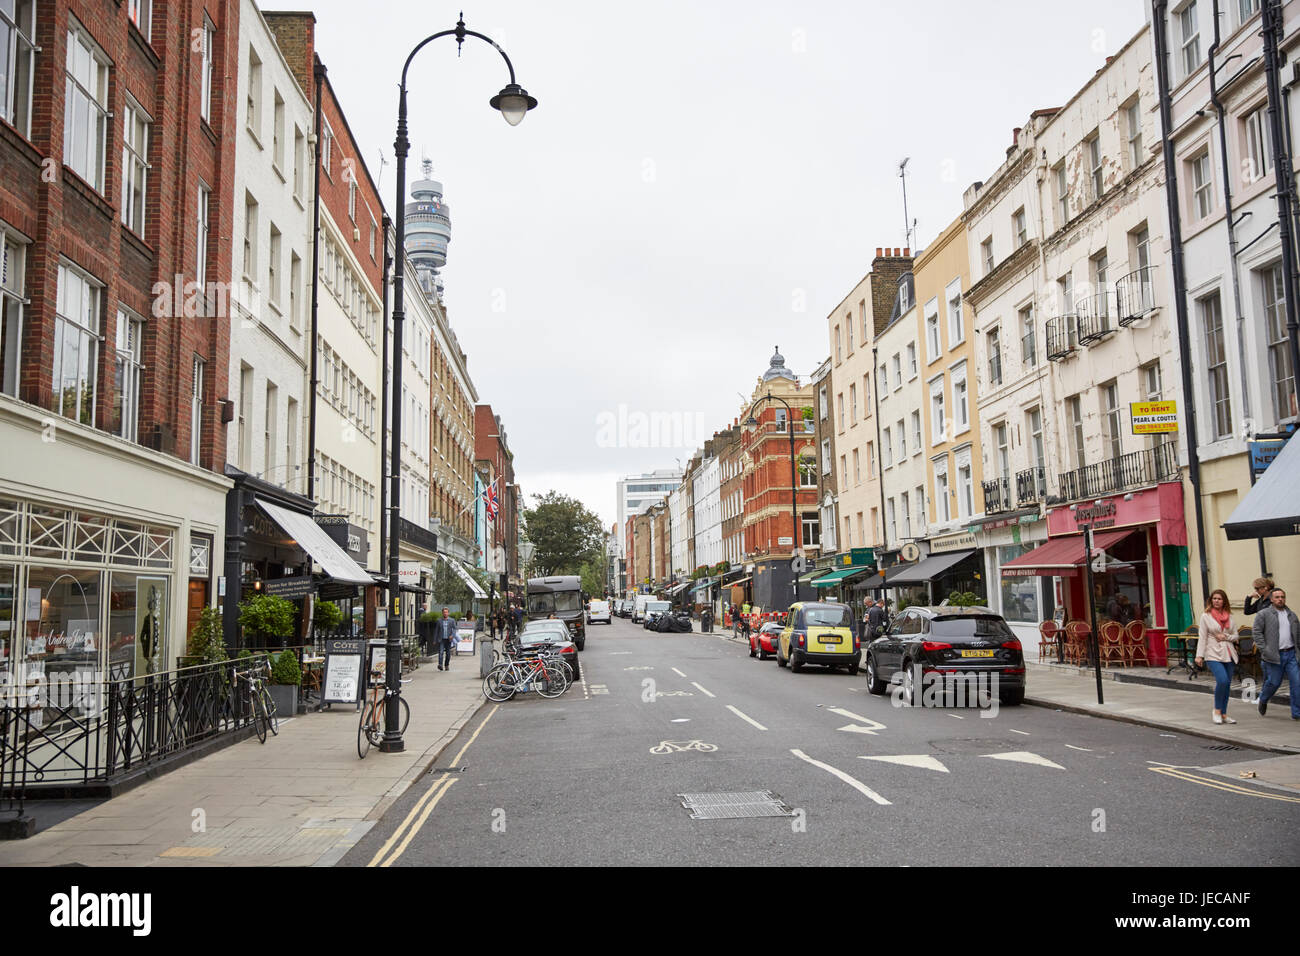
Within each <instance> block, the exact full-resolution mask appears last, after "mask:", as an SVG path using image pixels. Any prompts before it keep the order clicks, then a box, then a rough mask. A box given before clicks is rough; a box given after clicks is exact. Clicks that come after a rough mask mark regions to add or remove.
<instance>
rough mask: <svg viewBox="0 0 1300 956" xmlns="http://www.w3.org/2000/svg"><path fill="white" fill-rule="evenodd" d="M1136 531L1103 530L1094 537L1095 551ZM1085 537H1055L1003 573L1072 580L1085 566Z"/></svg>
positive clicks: (1016, 561) (1014, 562)
mask: <svg viewBox="0 0 1300 956" xmlns="http://www.w3.org/2000/svg"><path fill="white" fill-rule="evenodd" d="M1133 531H1134V529H1132V528H1128V529H1125V530H1122V531H1102V532H1099V533H1097V534H1094V535H1093V536H1092V546H1093V549H1094V550H1095V549H1097V548H1100V549H1101V550H1103V551H1105V550H1107V549H1108V548H1112V547H1114V546H1115V545H1116V544H1118V543H1119V542H1120V541H1123V540H1124V539H1125V538H1127V537H1128V536H1129V535H1130V534H1132V533H1133ZM1083 560H1084V554H1083V535H1081V534H1070V535H1065V536H1063V537H1060V538H1053V539H1052V540H1050V541H1048V542H1047V543H1046V544H1043V545H1039V546H1038V547H1037V548H1035V549H1034V550H1033V551H1030V552H1029V553H1028V554H1022V555H1021V556H1020V557H1018V558H1015V559H1014V560H1011V561H1008V562H1007V563H1006V564H1004V565H1002V574H1003V575H1004V576H1006V577H1009V578H1014V577H1047V578H1072V577H1075V576H1077V575H1078V574H1079V572H1080V570H1081V569H1082V567H1083Z"/></svg>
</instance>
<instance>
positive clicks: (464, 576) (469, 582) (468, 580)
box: [438, 553, 487, 601]
mask: <svg viewBox="0 0 1300 956" xmlns="http://www.w3.org/2000/svg"><path fill="white" fill-rule="evenodd" d="M438 557H440V558H442V560H443V561H444V562H446V564H447V565H448V567H450V568H451V569H452V570H453V571H455V572H456V574H457V575H458V576H459V577H460V579H461V580H462V581H464V582H465V586H466V587H467V588H469V589H470V591H471V592H472V593H473V595H474V596H475V597H476V598H478V599H479V600H480V601H483V600H486V599H487V592H486V591H484V590H483V586H482V585H481V584H479V583H478V582H477V581H475V580H474V575H472V574H470V573H469V572H468V571H467V570H465V565H463V564H461V563H460V562H459V561H457V560H456V559H455V558H449V557H447V555H445V554H441V553H439V555H438Z"/></svg>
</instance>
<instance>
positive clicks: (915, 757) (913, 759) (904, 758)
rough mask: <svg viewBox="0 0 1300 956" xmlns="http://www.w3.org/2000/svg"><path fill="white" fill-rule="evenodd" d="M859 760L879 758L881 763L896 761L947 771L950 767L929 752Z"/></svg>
mask: <svg viewBox="0 0 1300 956" xmlns="http://www.w3.org/2000/svg"><path fill="white" fill-rule="evenodd" d="M858 759H859V760H879V761H880V762H881V763H896V764H900V765H902V766H904V767H921V768H922V769H925V770H937V771H939V772H940V773H947V772H948V768H947V767H945V766H944V765H943V764H941V763H940V762H939V761H937V760H935V759H934V758H933V757H931V756H930V755H929V754H899V755H898V756H896V757H859V758H858Z"/></svg>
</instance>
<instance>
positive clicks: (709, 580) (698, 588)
mask: <svg viewBox="0 0 1300 956" xmlns="http://www.w3.org/2000/svg"><path fill="white" fill-rule="evenodd" d="M712 584H713V578H704V579H703V580H702V581H700V583H699V584H697V585H695V587H693V588H691V593H692V594H694V593H695V592H696V591H703V590H704V589H705V588H707V587H709V586H711V585H712Z"/></svg>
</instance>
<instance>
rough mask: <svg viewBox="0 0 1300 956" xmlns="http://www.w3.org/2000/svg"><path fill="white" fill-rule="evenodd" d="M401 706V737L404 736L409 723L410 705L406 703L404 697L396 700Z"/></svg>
mask: <svg viewBox="0 0 1300 956" xmlns="http://www.w3.org/2000/svg"><path fill="white" fill-rule="evenodd" d="M397 699H398V700H399V701H401V704H402V735H403V736H405V735H406V728H407V725H408V724H410V722H411V705H410V704H408V703H407V702H406V698H405V697H399V698H397Z"/></svg>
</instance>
